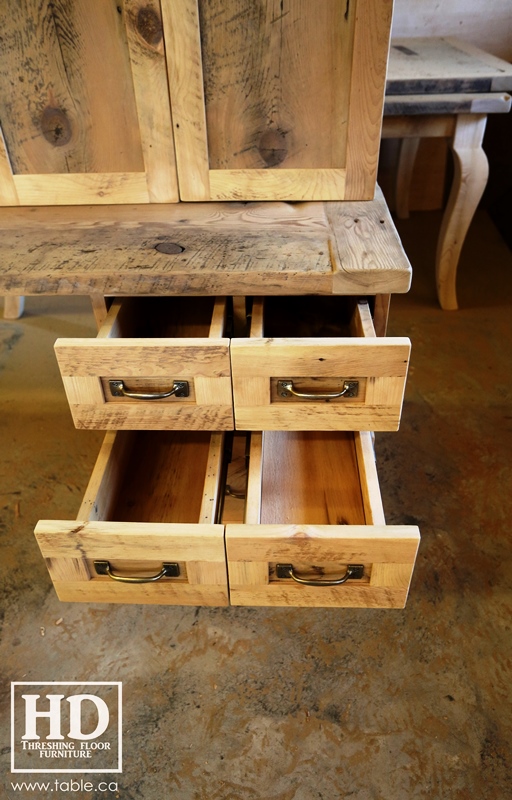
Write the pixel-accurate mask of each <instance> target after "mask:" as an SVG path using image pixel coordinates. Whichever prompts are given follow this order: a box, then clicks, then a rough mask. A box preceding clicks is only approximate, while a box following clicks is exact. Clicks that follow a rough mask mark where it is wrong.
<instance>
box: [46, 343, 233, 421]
mask: <svg viewBox="0 0 512 800" xmlns="http://www.w3.org/2000/svg"><path fill="white" fill-rule="evenodd" d="M55 352H56V355H57V360H58V363H59V368H60V371H61V375H62V380H63V383H64V388H65V390H66V395H67V398H68V402H69V405H70V408H71V413H72V416H73V420H74V423H75V425H76V427H77V428H89V429H100V430H109V429H116V430H123V429H124V430H128V429H133V430H135V429H149V428H152V429H155V430H232V429H233V400H232V391H231V368H230V359H229V339H225V338H219V339H212V338H194V339H154V340H152V339H143V340H141V339H137V338H128V339H96V340H91V339H58V340H57V342H56V344H55ZM111 381H114V382H116V385H118V384H119V382H120V381H122V384H123V389H122V390H123V391H125V392H127V393H129V394H149V395H153V397H152V399H140V398H134V397H130V396H116V395H114V394H112V391H114V392H116V391H118V390H117V388H116V385H111ZM183 382H185V383H186V396H184V393H183V392H180V390H179V389H178V390H177V391H176V393H175V394H171V395H169V396H167V397H160V396H161V395H165V394H168V393H169V392H170V391H172V390H173V389H174V388H175V386H176V385H177V384H178V385H179V384H182V383H183ZM112 387H113V388H112Z"/></svg>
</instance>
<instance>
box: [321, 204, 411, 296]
mask: <svg viewBox="0 0 512 800" xmlns="http://www.w3.org/2000/svg"><path fill="white" fill-rule="evenodd" d="M325 209H326V214H327V218H328V221H329V224H330V227H331V230H332V232H333V240H332V246H333V249H334V253H333V266H334V276H333V293H334V294H347V292H346V291H345V288H344V287H346V286H347V283H349V284H350V285H352V286H354V287H355V286H356V285H358V284H359V286H360V291H361V293H362V294H364V293H365V292H369V293H371V294H377V293H382V292H390V293H393V292H395V291H396V292H400V291H407V289H402V288H401V287H402V286H405V285H406V286H407V287H409V286H410V280H411V276H412V270H411V266H410V263H409V260H408V258H407V255H406V253H405V251H404V249H403V247H402V243H401V241H400V237H399V235H398V233H397V230H396V228H395V225H394V223H393V220H392V218H391V214H390V213H389V209H388V207H387V205H386V202H385V200H384V197H383V196H382V192H381V191H380V189H379V188H377V191H376V195H375V200H373V201H371V202H354V203H328V204H326V205H325ZM387 287H389V288H387ZM354 294H355V292H354Z"/></svg>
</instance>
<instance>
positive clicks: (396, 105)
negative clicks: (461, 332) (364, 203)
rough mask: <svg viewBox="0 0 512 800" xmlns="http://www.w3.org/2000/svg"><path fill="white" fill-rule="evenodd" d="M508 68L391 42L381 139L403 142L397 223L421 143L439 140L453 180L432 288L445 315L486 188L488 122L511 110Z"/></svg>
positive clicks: (454, 51) (428, 44)
mask: <svg viewBox="0 0 512 800" xmlns="http://www.w3.org/2000/svg"><path fill="white" fill-rule="evenodd" d="M509 91H512V65H511V64H508V63H507V62H506V61H502V60H501V59H499V58H495V57H494V56H491V55H489V54H488V53H485V52H483V51H482V50H479V49H478V48H476V47H474V46H472V45H469V44H467V43H466V42H461V41H459V40H458V39H453V38H414V39H409V38H407V39H393V40H392V42H391V50H390V58H389V68H388V76H387V83H386V99H385V106H384V122H383V132H382V136H383V138H388V139H389V138H397V139H402V144H401V150H400V157H399V164H398V170H397V178H396V209H397V215H398V217H406V216H408V192H409V185H410V181H411V176H412V170H413V167H414V161H415V158H416V153H417V150H418V145H419V142H420V139H421V138H422V137H445V138H448V139H449V141H450V145H451V149H452V153H453V158H454V179H453V184H452V187H451V193H450V197H449V200H448V204H447V207H446V210H445V213H444V218H443V222H442V226H441V231H440V234H439V239H438V245H437V254H436V285H437V293H438V298H439V303H440V305H441V307H442V308H443V309H445V310H454V309H457V307H458V305H457V294H456V278H457V266H458V262H459V256H460V252H461V249H462V245H463V244H464V239H465V236H466V233H467V230H468V228H469V225H470V223H471V220H472V218H473V215H474V213H475V211H476V208H477V206H478V203H479V201H480V198H481V197H482V194H483V191H484V189H485V186H486V183H487V177H488V172H489V166H488V161H487V156H486V155H485V152H484V150H483V148H482V140H483V136H484V132H485V126H486V123H487V115H488V114H495V113H506V112H508V111H509V110H510V104H511V98H510V96H509V94H508V92H509Z"/></svg>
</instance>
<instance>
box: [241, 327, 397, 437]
mask: <svg viewBox="0 0 512 800" xmlns="http://www.w3.org/2000/svg"><path fill="white" fill-rule="evenodd" d="M409 356H410V342H409V340H408V339H406V338H389V339H380V338H376V337H373V338H368V339H365V338H363V337H356V338H351V337H346V338H342V337H332V338H315V339H309V338H303V339H301V338H257V337H256V338H249V339H234V340H233V341H232V343H231V367H232V373H233V395H234V408H235V426H236V428H238V429H239V430H250V431H256V430H292V431H300V430H319V431H321V430H347V431H356V430H377V431H390V430H397V428H398V426H399V422H400V415H401V410H402V403H403V396H404V391H405V382H406V378H407V368H408V364H409ZM297 395H299V396H297ZM300 395H306V397H304V396H302V397H301V396H300Z"/></svg>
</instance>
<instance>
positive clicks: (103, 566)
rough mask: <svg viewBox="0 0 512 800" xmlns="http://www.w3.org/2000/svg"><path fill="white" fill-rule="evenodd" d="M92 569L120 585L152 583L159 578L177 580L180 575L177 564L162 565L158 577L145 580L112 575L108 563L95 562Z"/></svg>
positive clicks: (129, 576)
mask: <svg viewBox="0 0 512 800" xmlns="http://www.w3.org/2000/svg"><path fill="white" fill-rule="evenodd" d="M94 568H95V570H96V573H97V574H98V575H108V577H109V578H112V580H113V581H119V582H120V583H154V582H155V581H159V580H160V578H178V577H179V574H180V567H179V564H176V563H171V564H168V563H164V564H162V569H161V570H160V572H159V573H158V575H150V576H149V577H147V578H137V577H136V576H131V575H114V573H113V572H112V570H111V569H110V562H109V561H95V562H94Z"/></svg>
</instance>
